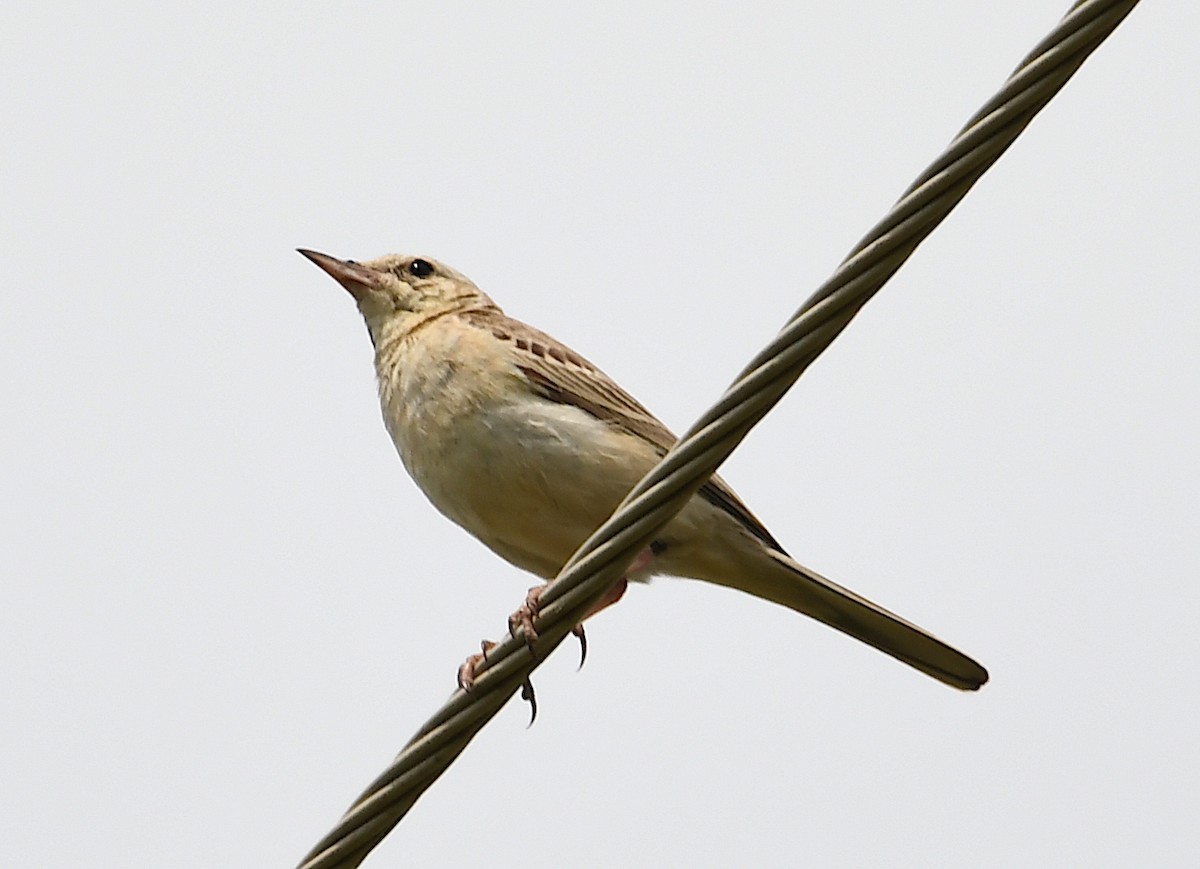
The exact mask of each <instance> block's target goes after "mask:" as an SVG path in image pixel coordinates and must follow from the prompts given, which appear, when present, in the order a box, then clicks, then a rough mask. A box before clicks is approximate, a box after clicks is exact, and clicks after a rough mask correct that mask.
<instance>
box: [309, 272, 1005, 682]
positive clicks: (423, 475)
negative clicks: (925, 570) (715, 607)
mask: <svg viewBox="0 0 1200 869" xmlns="http://www.w3.org/2000/svg"><path fill="white" fill-rule="evenodd" d="M300 253H301V254H303V255H304V256H306V257H307V258H308V259H310V260H312V262H314V263H315V264H316V265H318V266H320V267H321V268H322V269H324V270H325V271H326V272H327V273H328V274H329V275H330V276H331V277H333V278H334V280H336V281H337V282H338V283H339V284H341V285H342V286H343V287H345V289H346V290H347V291H348V292H349V293H350V295H351V296H353V297H354V301H355V302H357V304H358V308H359V311H361V312H362V315H363V318H364V319H365V320H366V323H367V330H368V332H369V333H370V335H371V342H372V344H374V346H375V370H376V374H377V375H378V379H379V396H380V403H381V404H382V408H383V421H384V424H385V425H386V426H387V430H388V433H389V434H390V435H391V438H392V441H393V443H395V445H396V450H397V451H398V452H399V454H400V460H401V461H402V462H403V463H404V467H405V468H406V469H407V470H408V473H409V474H410V475H411V476H412V478H413V480H414V481H416V484H417V485H418V486H419V487H420V488H421V490H422V491H423V492H424V493H425V495H426V496H427V497H428V498H429V500H430V501H432V502H433V505H434V506H435V507H437V509H438V510H440V511H441V512H442V513H443V514H445V515H446V516H447V517H449V518H450V519H452V520H453V521H454V522H456V523H457V524H459V525H461V526H462V527H463V528H465V529H466V530H467V531H468V532H470V533H471V534H473V535H475V537H477V538H479V540H481V541H482V542H483V543H485V544H486V545H487V546H488V547H490V548H491V549H492V550H493V551H494V552H495V553H496V554H498V555H499V556H500V557H501V558H503V559H505V560H506V561H509V562H511V563H512V564H515V565H516V566H517V567H521V568H524V569H525V570H528V571H529V572H530V573H533V574H536V575H537V576H539V577H542V578H543V579H551V578H553V577H554V576H555V575H557V573H558V571H559V568H561V567H562V565H563V564H564V563H565V562H566V560H567V558H568V557H570V555H571V554H572V553H573V552H574V551H575V550H576V549H577V548H578V547H579V545H580V544H581V543H582V542H583V540H584V539H585V538H586V537H587V536H588V535H590V534H591V533H592V532H593V531H594V530H595V529H596V528H598V527H599V526H600V524H601V523H602V522H603V521H604V520H605V519H607V518H608V516H609V515H610V514H611V513H612V511H613V510H614V509H615V508H616V506H617V504H618V503H619V502H620V501H621V500H622V498H624V496H625V495H626V494H627V493H628V492H629V490H630V489H632V488H633V486H634V484H635V483H637V481H638V480H640V479H641V478H642V477H643V476H644V475H645V474H646V472H647V471H649V469H650V468H651V467H652V466H653V465H654V464H655V463H656V462H657V461H658V460H659V459H660V458H661V457H662V456H663V455H664V454H665V453H666V451H667V450H668V449H669V448H670V447H671V446H672V445H673V444H674V443H675V441H676V437H675V435H673V434H672V433H671V432H670V431H669V430H668V429H667V427H666V426H664V425H663V424H662V423H661V422H659V421H658V419H657V418H655V416H654V415H653V414H652V413H650V411H648V410H647V409H646V408H645V407H643V406H642V405H641V404H639V403H638V401H637V400H636V399H634V398H633V397H632V396H630V395H629V393H627V392H626V391H625V390H623V389H622V388H621V387H620V386H618V385H617V384H616V383H615V382H613V381H612V380H611V379H610V378H609V377H608V376H607V375H605V374H604V373H603V372H602V371H601V370H600V369H599V368H597V367H596V366H595V365H593V364H592V363H591V362H589V361H587V360H586V359H584V358H583V357H582V356H580V355H579V354H578V353H576V352H574V351H573V350H571V349H569V348H568V347H566V346H565V345H563V344H561V343H560V342H558V341H556V340H554V339H553V338H551V337H550V336H548V335H546V334H545V333H543V332H539V331H538V330H537V329H534V328H533V327H531V326H528V325H526V324H525V323H522V322H520V321H518V320H514V319H512V318H511V317H507V316H505V314H504V312H503V311H501V310H500V308H499V307H498V306H497V305H496V303H495V302H493V301H492V300H491V299H490V298H489V297H488V296H487V295H485V294H484V293H483V292H482V291H480V289H479V288H478V287H476V286H475V284H473V283H472V282H471V281H470V280H468V279H467V278H466V277H465V276H463V275H461V274H459V273H458V272H456V271H455V270H454V269H452V268H450V267H449V266H446V265H443V264H442V263H439V262H437V261H436V260H432V259H428V258H423V257H413V256H400V255H395V254H393V255H388V256H384V257H380V258H379V259H375V260H371V261H369V262H363V263H357V262H354V261H352V260H339V259H336V258H334V257H331V256H327V255H325V254H322V253H316V252H314V251H309V250H300ZM657 574H670V575H674V576H681V577H690V578H693V579H700V580H704V581H706V582H711V583H715V584H717V585H724V586H728V587H730V588H736V589H740V590H741V591H744V592H748V593H749V594H752V595H755V596H756V597H761V598H765V599H766V600H769V601H773V602H775V603H778V604H782V605H783V606H786V607H789V608H791V609H793V610H796V611H797V612H800V613H804V614H805V615H807V616H811V617H812V618H814V619H817V620H818V621H820V622H824V623H825V624H827V625H829V626H831V627H833V628H836V629H837V630H839V631H843V632H844V633H847V634H849V635H850V636H852V637H855V638H857V639H859V640H862V641H863V642H865V643H868V644H869V645H871V646H874V647H875V648H876V649H879V650H880V651H882V652H885V653H887V654H888V655H891V656H892V657H894V658H897V659H899V660H901V661H903V662H904V663H906V664H908V665H910V666H912V667H915V668H916V669H918V670H920V671H921V672H923V673H926V674H928V675H930V676H932V677H934V678H935V679H938V680H940V681H942V682H945V683H946V684H947V685H951V686H953V687H955V688H961V689H964V690H975V689H977V688H979V687H980V686H981V685H983V684H984V683H985V682H986V681H987V678H988V674H987V671H986V670H985V669H984V668H983V667H982V666H980V665H979V664H978V663H976V662H975V661H974V660H972V659H971V658H969V657H967V656H966V655H964V654H962V653H961V652H959V651H957V650H955V649H953V648H951V647H950V646H948V645H946V644H945V643H943V642H942V641H941V640H939V639H937V638H936V637H934V636H932V635H931V634H929V633H928V632H926V631H924V630H922V629H921V628H919V627H917V626H916V625H913V624H911V623H909V622H907V621H905V620H904V619H902V618H900V617H899V616H896V615H894V614H892V613H890V612H888V611H887V610H885V609H883V608H882V607H880V606H878V605H876V604H874V603H872V602H871V601H869V600H866V599H865V598H863V597H860V596H859V595H857V594H855V593H854V592H852V591H849V590H848V589H845V588H842V587H841V586H839V585H836V584H835V583H833V582H830V581H829V580H828V579H825V578H824V577H822V576H820V575H818V574H816V573H814V572H813V571H811V570H809V569H808V568H806V567H803V566H801V565H800V564H797V563H796V562H795V561H793V560H792V559H791V557H790V556H788V554H787V553H786V552H785V551H784V550H783V547H782V546H780V544H779V542H778V541H777V540H776V539H775V538H774V537H773V536H771V533H770V532H769V531H768V530H767V529H766V528H765V527H764V526H763V524H762V523H761V522H759V521H758V519H757V518H755V516H754V514H752V513H751V512H750V510H749V509H748V508H747V507H746V505H745V504H743V503H742V501H741V499H740V498H738V496H737V495H736V494H735V493H734V491H733V490H732V489H731V488H730V487H729V486H728V484H726V483H725V481H724V480H722V479H721V478H720V477H717V476H714V477H713V478H712V479H711V480H709V481H708V482H707V483H706V484H705V485H704V486H703V487H702V488H701V489H700V491H699V492H698V493H697V494H696V495H695V496H694V497H693V498H692V499H691V501H689V502H688V504H687V505H686V506H685V507H684V508H683V510H682V511H681V512H680V513H679V514H678V515H677V516H676V517H675V518H674V519H672V520H671V522H670V523H668V524H667V525H666V527H664V528H663V529H662V530H661V531H660V532H659V534H658V536H657V537H656V539H655V540H654V541H653V542H652V543H651V544H650V546H649V547H648V548H647V550H646V551H644V552H643V553H642V554H641V555H640V556H639V557H638V558H637V559H636V560H635V561H634V563H633V564H632V565H631V566H630V568H629V570H628V571H627V572H626V574H625V579H623V580H622V581H621V582H620V583H618V585H617V586H615V587H614V588H613V590H612V592H610V593H609V594H608V595H607V597H606V598H605V599H604V600H602V601H601V602H600V604H598V605H597V607H596V608H595V609H594V610H593V612H594V611H595V610H596V609H599V608H601V607H602V606H604V605H607V604H608V603H611V602H613V601H615V600H616V599H617V598H619V597H620V595H621V593H622V592H623V591H624V588H625V581H626V580H634V581H638V580H647V579H649V578H650V577H651V576H654V575H657ZM467 678H468V681H469V678H470V676H469V673H468V675H467Z"/></svg>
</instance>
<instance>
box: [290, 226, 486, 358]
mask: <svg viewBox="0 0 1200 869" xmlns="http://www.w3.org/2000/svg"><path fill="white" fill-rule="evenodd" d="M299 253H301V254H303V255H304V256H306V257H307V258H308V259H310V260H312V261H313V262H314V263H316V265H318V266H320V267H321V269H322V270H324V271H325V272H326V273H327V274H328V275H329V276H330V277H332V278H333V279H334V280H335V281H337V282H338V283H339V284H341V285H342V286H343V287H345V288H346V291H347V292H349V293H350V295H351V296H353V297H354V301H355V302H357V303H358V309H359V311H361V312H362V315H363V319H365V320H366V321H367V329H368V330H369V331H370V333H371V340H372V341H373V342H374V343H375V344H376V346H378V345H379V343H380V342H381V340H382V339H383V337H384V335H385V334H397V333H399V334H403V333H405V332H409V331H411V330H412V329H414V328H416V327H417V326H418V325H420V324H421V323H422V322H424V321H426V320H428V319H430V318H432V317H436V316H438V315H439V314H444V313H446V312H447V311H462V310H467V309H470V308H490V307H495V303H494V302H492V300H491V299H490V298H488V297H487V296H486V295H485V294H484V293H483V292H482V291H481V290H480V289H479V288H478V287H477V286H475V285H474V284H473V283H471V281H470V279H469V278H467V277H466V276H465V275H462V274H460V273H458V272H456V271H455V270H454V269H452V268H450V267H449V266H447V265H443V264H442V263H440V262H438V261H437V260H434V259H429V258H428V257H419V256H404V255H401V254H387V255H386V256H381V257H379V258H378V259H373V260H369V261H367V262H361V263H360V262H355V261H354V260H341V259H337V258H336V257H332V256H329V255H327V254H323V253H317V252H316V251H312V250H304V249H300V250H299Z"/></svg>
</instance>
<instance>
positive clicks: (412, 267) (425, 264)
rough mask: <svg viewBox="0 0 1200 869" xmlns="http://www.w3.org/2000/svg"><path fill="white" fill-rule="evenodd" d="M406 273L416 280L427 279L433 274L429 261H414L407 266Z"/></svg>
mask: <svg viewBox="0 0 1200 869" xmlns="http://www.w3.org/2000/svg"><path fill="white" fill-rule="evenodd" d="M408 273H409V274H410V275H412V276H413V277H417V278H425V277H429V275H431V274H433V266H432V265H431V264H430V262H429V260H423V259H415V260H413V261H412V262H410V263H409V264H408Z"/></svg>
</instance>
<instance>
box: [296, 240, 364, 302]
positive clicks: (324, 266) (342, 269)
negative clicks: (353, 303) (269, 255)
mask: <svg viewBox="0 0 1200 869" xmlns="http://www.w3.org/2000/svg"><path fill="white" fill-rule="evenodd" d="M296 253H298V254H301V255H303V256H304V257H306V258H307V259H309V260H311V261H312V262H313V263H315V264H316V265H317V266H318V267H319V268H320V269H321V270H322V271H324V272H325V273H326V274H327V275H329V276H330V277H331V278H333V279H334V280H335V281H337V282H338V283H339V284H341V285H342V286H343V287H345V288H346V292H348V293H349V294H350V295H352V296H354V298H355V300H358V299H361V298H362V297H363V295H364V293H365V292H366V291H367V290H372V289H378V287H379V275H378V274H377V273H376V272H374V271H372V270H371V269H369V268H367V267H366V266H361V265H359V264H358V263H356V262H352V261H350V260H341V259H338V258H337V257H332V256H329V255H328V254H324V253H317V252H316V251H315V250H305V249H304V248H302V247H298V248H296Z"/></svg>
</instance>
